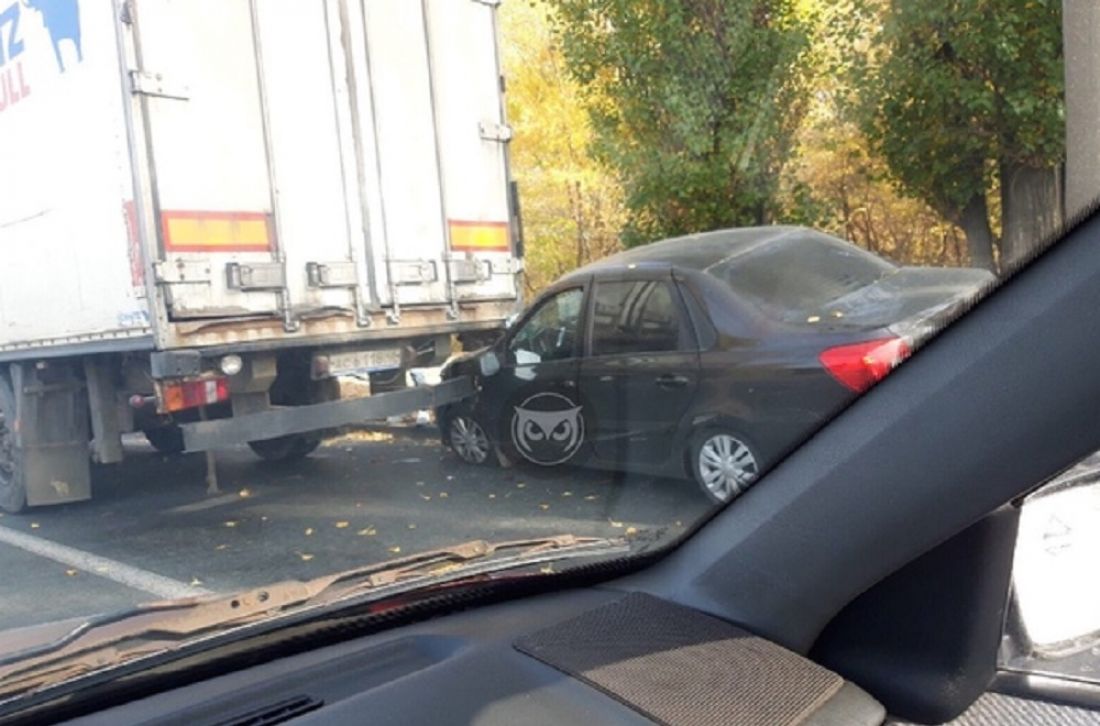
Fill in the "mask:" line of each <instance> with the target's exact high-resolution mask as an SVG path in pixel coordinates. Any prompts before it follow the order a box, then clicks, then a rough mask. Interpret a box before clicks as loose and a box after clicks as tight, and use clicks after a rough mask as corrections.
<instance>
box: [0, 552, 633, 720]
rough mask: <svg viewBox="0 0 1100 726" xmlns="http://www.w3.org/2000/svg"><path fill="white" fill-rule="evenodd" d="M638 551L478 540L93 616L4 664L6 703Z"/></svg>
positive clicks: (0, 673) (0, 662) (0, 687)
mask: <svg viewBox="0 0 1100 726" xmlns="http://www.w3.org/2000/svg"><path fill="white" fill-rule="evenodd" d="M628 551H629V547H628V545H627V543H626V542H625V540H622V539H604V538H599V537H576V536H574V535H559V536H555V537H542V538H534V539H522V540H514V541H508V542H497V543H490V542H486V541H484V540H474V541H472V542H466V543H464V544H459V545H455V546H452V547H445V548H442V549H437V550H429V551H427V552H422V553H419V554H415V555H411V556H409V557H403V558H399V559H395V560H388V561H386V562H382V563H379V564H377V565H369V566H366V567H359V568H355V569H352V570H346V571H343V572H338V573H335V574H332V575H326V576H323V577H318V578H316V579H313V580H307V581H285V582H277V583H274V584H271V585H266V586H263V587H256V588H250V589H248V590H242V591H240V592H236V593H233V594H230V595H216V596H201V597H192V598H184V599H181V600H173V601H166V602H157V603H150V604H147V605H141V606H138V607H136V608H133V609H131V610H126V611H123V612H121V613H117V614H114V615H105V616H100V617H96V618H91V619H89V620H86V621H85V622H83V623H81V624H80V625H78V626H76V627H75V628H73V629H72V630H70V631H69V632H68V633H66V634H65V635H63V636H61V637H59V638H57V639H56V640H53V641H50V642H47V643H44V644H42V645H36V646H33V647H30V648H26V649H24V650H21V651H18V652H15V653H12V654H9V655H5V656H2V657H0V699H6V698H9V697H12V696H15V695H19V694H23V693H26V692H28V691H30V690H33V689H37V688H42V687H46V686H51V685H56V684H59V683H62V682H64V681H68V680H71V679H74V678H79V677H80V676H83V675H87V674H89V673H91V672H94V671H99V670H102V669H105V668H110V667H112V666H116V665H120V664H123V663H128V662H131V661H133V660H137V659H140V658H142V657H146V656H150V655H155V654H159V653H162V652H164V651H165V650H170V649H172V648H173V647H176V646H179V645H182V644H183V643H192V642H195V641H197V640H200V639H203V638H207V637H212V636H215V635H218V634H221V633H224V632H226V631H227V630H231V629H233V628H238V627H241V626H245V625H250V624H253V623H256V622H259V621H261V620H265V619H268V618H273V617H275V616H278V615H281V614H286V613H289V612H295V613H297V612H301V611H302V610H303V609H305V608H312V607H323V606H327V605H331V604H333V603H338V602H351V601H353V600H355V601H358V600H359V599H360V598H361V597H369V598H370V599H371V600H378V599H381V598H384V597H386V596H388V595H392V594H397V593H400V592H408V591H409V590H413V589H417V588H419V587H424V586H427V585H435V584H444V583H450V582H454V581H457V580H462V579H466V578H469V577H473V576H477V575H483V574H488V573H499V572H502V571H506V570H512V569H516V568H521V567H527V566H532V565H537V564H542V563H549V562H557V561H561V560H563V559H573V558H582V557H591V556H596V555H610V554H617V553H625V552H628Z"/></svg>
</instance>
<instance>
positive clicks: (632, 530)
mask: <svg viewBox="0 0 1100 726" xmlns="http://www.w3.org/2000/svg"><path fill="white" fill-rule="evenodd" d="M636 534H638V528H637V527H627V528H626V536H627V537H633V536H634V535H636Z"/></svg>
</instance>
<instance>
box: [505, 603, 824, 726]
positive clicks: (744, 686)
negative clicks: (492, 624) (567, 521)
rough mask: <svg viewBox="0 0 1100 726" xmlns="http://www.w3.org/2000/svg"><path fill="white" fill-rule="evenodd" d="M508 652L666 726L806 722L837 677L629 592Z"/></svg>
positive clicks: (716, 623) (736, 631)
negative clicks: (532, 660)
mask: <svg viewBox="0 0 1100 726" xmlns="http://www.w3.org/2000/svg"><path fill="white" fill-rule="evenodd" d="M515 647H516V648H517V649H518V650H520V651H521V652H523V653H526V654H528V655H530V656H532V657H534V658H537V659H538V660H540V661H542V662H544V663H546V664H547V665H550V666H553V667H554V668H557V669H558V670H560V671H563V672H565V673H568V674H569V675H571V676H574V677H575V678H579V679H581V680H583V681H585V682H587V683H588V684H590V685H592V686H594V687H596V688H598V689H600V690H602V691H603V692H605V693H607V694H608V695H610V696H612V697H614V698H616V699H618V700H619V701H621V702H623V703H625V704H626V705H628V706H630V707H632V708H634V709H635V710H637V711H640V712H641V713H643V714H645V715H646V716H649V717H650V718H652V719H655V720H657V721H661V722H663V723H666V724H672V725H674V726H694V725H695V724H699V725H700V726H702V725H703V724H707V725H708V726H709V725H710V724H717V723H730V724H738V725H739V726H787V725H791V726H793V725H794V724H800V723H803V722H804V721H806V720H807V719H808V718H810V717H811V715H812V714H813V713H814V712H815V711H816V710H817V709H819V708H821V707H822V705H823V704H824V703H825V702H826V701H828V700H829V699H830V698H832V697H833V696H834V695H835V694H836V693H837V691H839V690H840V688H841V686H842V685H843V684H844V681H843V679H842V678H841V677H840V676H838V675H836V674H835V673H833V672H831V671H828V670H826V669H824V668H822V667H820V666H818V665H817V664H815V663H812V662H811V661H808V660H806V659H805V658H803V657H801V656H799V655H797V654H795V653H792V652H791V651H789V650H786V649H785V648H782V647H780V646H778V645H776V644H774V643H771V642H769V641H767V640H764V639H763V638H758V637H756V636H754V635H752V634H751V633H748V632H746V631H744V630H741V629H740V628H737V627H735V626H733V625H730V624H729V623H727V622H725V621H723V620H719V619H717V618H714V617H711V616H709V615H704V614H702V613H699V612H697V611H695V610H690V609H688V608H684V607H681V606H679V605H673V604H671V603H668V602H665V601H664V600H660V599H658V598H655V597H651V596H649V595H641V594H633V595H629V596H627V597H626V598H624V599H622V600H620V601H618V602H615V603H612V604H610V605H606V606H604V607H601V608H597V609H595V610H592V611H589V612H587V613H584V614H582V615H579V616H577V617H576V618H573V619H572V620H567V621H565V622H563V623H559V624H557V625H554V626H551V627H549V628H546V629H545V630H541V631H539V632H536V633H533V634H531V635H526V636H523V637H522V638H520V639H519V640H517V641H516V643H515Z"/></svg>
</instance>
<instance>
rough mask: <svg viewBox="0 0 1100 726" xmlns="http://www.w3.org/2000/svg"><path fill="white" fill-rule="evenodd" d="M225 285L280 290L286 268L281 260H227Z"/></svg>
mask: <svg viewBox="0 0 1100 726" xmlns="http://www.w3.org/2000/svg"><path fill="white" fill-rule="evenodd" d="M225 286H226V287H227V288H229V289H230V290H240V291H242V292H247V291H249V290H281V289H282V288H284V287H286V269H285V268H284V267H283V265H282V263H281V262H250V263H248V264H247V265H246V264H242V263H240V262H229V263H227V264H226V265H225Z"/></svg>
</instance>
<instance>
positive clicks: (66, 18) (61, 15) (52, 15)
mask: <svg viewBox="0 0 1100 726" xmlns="http://www.w3.org/2000/svg"><path fill="white" fill-rule="evenodd" d="M23 2H24V3H25V4H26V6H27V7H29V8H31V9H32V10H37V11H38V12H39V13H41V14H42V24H43V25H45V26H46V32H47V33H49V34H50V43H51V44H53V55H54V58H56V59H57V69H58V70H59V71H61V72H62V73H64V72H65V71H66V70H67V69H66V68H65V59H64V57H62V55H61V41H63V40H68V41H71V42H72V44H73V46H74V47H75V48H76V60H77V62H78V63H79V62H80V61H82V60H84V50H83V49H82V48H81V46H80V3H79V2H78V0H23Z"/></svg>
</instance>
